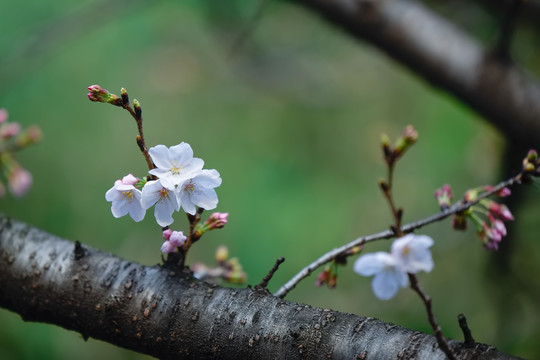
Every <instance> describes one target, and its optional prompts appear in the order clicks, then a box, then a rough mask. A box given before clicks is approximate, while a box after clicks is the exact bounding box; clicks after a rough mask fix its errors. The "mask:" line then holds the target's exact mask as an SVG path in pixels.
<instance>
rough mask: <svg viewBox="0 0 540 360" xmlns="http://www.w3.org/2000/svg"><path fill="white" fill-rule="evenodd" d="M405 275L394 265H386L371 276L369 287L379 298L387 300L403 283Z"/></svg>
mask: <svg viewBox="0 0 540 360" xmlns="http://www.w3.org/2000/svg"><path fill="white" fill-rule="evenodd" d="M405 276H406V275H405V274H404V273H402V272H400V271H398V270H397V268H395V267H388V268H386V269H385V270H383V271H381V272H379V273H378V274H377V275H375V277H374V278H373V281H372V282H371V287H372V289H373V293H374V294H375V296H376V297H377V298H379V299H381V300H388V299H391V298H393V297H394V296H395V295H396V293H397V291H398V290H399V287H400V286H404V285H403V279H404V278H405V281H406V277H405ZM405 284H406V282H405Z"/></svg>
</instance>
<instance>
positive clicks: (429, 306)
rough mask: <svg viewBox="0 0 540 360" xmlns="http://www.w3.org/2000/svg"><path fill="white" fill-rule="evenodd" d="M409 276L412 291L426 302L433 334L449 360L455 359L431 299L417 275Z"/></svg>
mask: <svg viewBox="0 0 540 360" xmlns="http://www.w3.org/2000/svg"><path fill="white" fill-rule="evenodd" d="M408 275H409V281H410V283H411V289H413V290H414V291H415V292H416V293H417V294H418V296H420V298H421V299H422V301H423V302H424V305H425V306H426V311H427V313H428V320H429V323H430V324H431V328H432V329H433V332H434V333H435V337H436V338H437V343H438V344H439V347H440V348H441V350H442V351H444V353H445V354H446V356H448V358H449V359H452V360H453V359H455V358H456V357H455V355H454V353H453V352H452V349H450V346H449V345H448V342H447V341H446V338H445V337H444V334H443V332H442V329H441V327H440V326H439V323H438V322H437V319H436V318H435V314H434V313H433V306H432V301H431V298H430V297H429V296H428V295H427V294H426V293H424V292H423V291H422V288H421V287H420V285H419V284H418V278H417V277H416V275H415V274H408Z"/></svg>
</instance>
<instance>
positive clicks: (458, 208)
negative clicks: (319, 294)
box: [274, 173, 522, 298]
mask: <svg viewBox="0 0 540 360" xmlns="http://www.w3.org/2000/svg"><path fill="white" fill-rule="evenodd" d="M521 176H522V173H519V174H518V175H516V176H514V177H512V178H510V179H508V180H505V181H502V182H501V183H499V184H497V185H496V186H494V187H493V188H492V189H491V190H490V191H486V192H485V193H482V194H480V195H479V196H478V198H477V199H476V200H475V201H472V202H458V203H455V204H454V205H452V206H450V207H449V208H447V209H445V210H443V211H441V212H439V213H436V214H433V215H431V216H428V217H426V218H424V219H421V220H418V221H416V222H412V223H409V224H406V225H403V226H402V227H401V231H402V232H403V233H405V234H406V233H409V232H411V231H414V230H416V229H420V228H422V227H424V226H426V225H429V224H432V223H434V222H437V221H441V220H443V219H446V218H447V217H449V216H451V215H453V214H456V213H459V212H463V211H465V210H467V209H469V208H470V207H471V206H473V205H475V204H477V203H478V202H479V201H480V200H482V199H484V198H487V197H488V196H491V195H493V194H495V193H497V192H498V191H499V190H501V189H502V188H504V187H511V186H513V185H515V184H518V183H520V181H521ZM392 237H394V233H393V232H392V231H390V230H385V231H381V232H379V233H376V234H371V235H366V236H362V237H359V238H356V239H354V240H353V241H351V242H349V243H348V244H345V245H343V246H341V247H339V248H335V249H333V250H331V251H329V252H327V253H325V254H323V255H322V256H320V257H319V258H318V259H317V260H315V261H313V262H312V263H310V264H309V265H307V266H305V267H304V268H303V269H302V270H300V271H299V272H298V273H297V274H296V275H295V276H293V277H292V278H291V279H290V280H289V281H287V282H286V283H285V284H284V285H283V286H282V287H280V288H279V289H278V291H276V292H275V293H274V296H277V297H279V298H284V297H285V296H286V295H287V294H288V293H289V292H290V291H291V290H292V289H294V288H295V287H296V285H297V284H298V283H299V282H300V281H302V280H303V279H305V278H306V277H308V276H309V275H310V274H311V273H312V272H313V271H315V270H316V269H317V268H319V267H320V266H322V265H324V264H326V263H329V262H330V261H332V260H333V259H335V258H336V257H337V256H339V255H342V254H344V253H345V252H347V251H349V250H350V249H352V248H354V247H356V246H360V245H364V244H367V243H369V242H372V241H376V240H382V239H389V238H392Z"/></svg>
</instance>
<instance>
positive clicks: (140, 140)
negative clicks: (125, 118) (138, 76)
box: [122, 93, 156, 170]
mask: <svg viewBox="0 0 540 360" xmlns="http://www.w3.org/2000/svg"><path fill="white" fill-rule="evenodd" d="M127 99H128V97H127V93H125V96H124V94H122V101H123V105H122V108H124V109H126V110H127V111H128V112H129V113H130V114H131V116H132V117H133V119H135V122H136V123H137V129H138V130H139V135H138V136H137V145H138V146H139V149H140V150H141V152H142V154H143V156H144V159H145V160H146V165H148V169H149V170H152V169H154V168H155V167H156V166H155V165H154V163H153V162H152V159H151V158H150V154H148V148H147V147H146V143H145V140H144V133H143V126H142V122H143V118H142V109H141V105H140V104H139V102H138V101H137V100H134V101H133V106H134V109H133V108H132V107H131V105H130V104H129V101H127V102H126V101H125V100H127Z"/></svg>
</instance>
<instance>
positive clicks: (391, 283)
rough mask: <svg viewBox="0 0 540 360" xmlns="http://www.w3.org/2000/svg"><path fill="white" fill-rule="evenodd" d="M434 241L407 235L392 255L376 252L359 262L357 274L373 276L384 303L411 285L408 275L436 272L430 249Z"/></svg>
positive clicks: (356, 267)
mask: <svg viewBox="0 0 540 360" xmlns="http://www.w3.org/2000/svg"><path fill="white" fill-rule="evenodd" d="M432 245H433V239H431V238H430V237H429V236H426V235H414V234H407V235H405V236H403V237H401V238H399V239H396V240H395V241H394V243H393V244H392V249H391V252H390V253H387V252H382V251H380V252H376V253H373V254H366V255H363V256H361V257H360V258H358V260H356V262H355V263H354V271H355V272H356V273H358V274H360V275H363V276H372V275H374V276H375V277H374V278H373V281H372V283H371V287H372V289H373V293H374V294H375V296H376V297H377V298H379V299H381V300H388V299H391V298H393V297H394V296H395V295H396V293H397V291H398V290H399V288H400V287H406V286H407V285H408V283H409V279H408V276H407V273H410V274H416V273H417V272H419V271H426V272H429V271H431V270H432V269H433V259H432V257H431V252H430V251H429V247H431V246H432Z"/></svg>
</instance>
